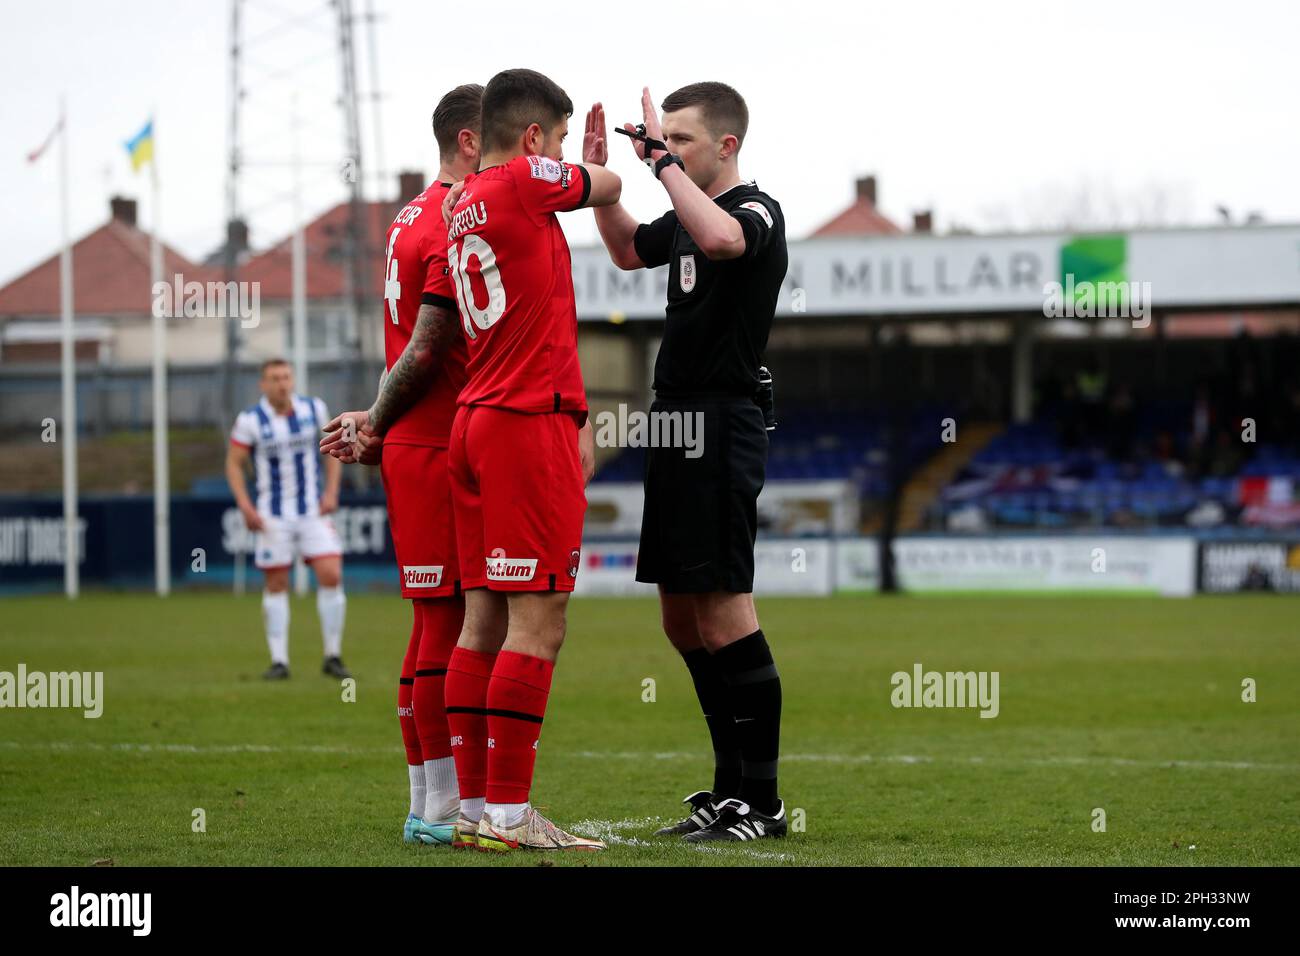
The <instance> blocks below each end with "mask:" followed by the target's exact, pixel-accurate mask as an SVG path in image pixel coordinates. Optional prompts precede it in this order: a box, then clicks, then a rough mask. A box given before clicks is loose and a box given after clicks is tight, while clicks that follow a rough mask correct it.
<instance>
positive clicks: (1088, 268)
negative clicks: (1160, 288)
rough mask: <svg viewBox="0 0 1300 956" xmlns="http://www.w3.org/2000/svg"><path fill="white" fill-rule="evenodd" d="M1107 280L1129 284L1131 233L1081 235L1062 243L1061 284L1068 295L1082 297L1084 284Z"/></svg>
mask: <svg viewBox="0 0 1300 956" xmlns="http://www.w3.org/2000/svg"><path fill="white" fill-rule="evenodd" d="M1103 282H1114V283H1122V285H1120V289H1121V290H1126V289H1127V284H1128V237H1127V236H1123V235H1119V236H1079V237H1077V238H1075V239H1072V240H1070V241H1069V242H1067V243H1065V244H1064V245H1063V246H1061V285H1062V287H1063V288H1064V290H1065V299H1066V301H1068V302H1073V301H1074V300H1075V299H1076V298H1078V296H1079V294H1080V292H1081V289H1080V286H1083V285H1085V284H1087V285H1088V286H1094V287H1095V286H1097V285H1099V284H1100V283H1103Z"/></svg>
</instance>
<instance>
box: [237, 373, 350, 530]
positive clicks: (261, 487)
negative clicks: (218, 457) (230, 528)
mask: <svg viewBox="0 0 1300 956" xmlns="http://www.w3.org/2000/svg"><path fill="white" fill-rule="evenodd" d="M327 421H329V412H328V411H327V410H326V408H325V403H324V402H322V401H321V400H320V399H319V398H308V397H306V396H303V395H294V396H293V413H292V414H288V415H279V414H277V413H276V411H275V409H274V408H272V407H271V403H270V402H269V401H267V400H266V398H265V397H263V398H262V400H261V401H259V402H258V403H257V404H256V405H254V406H253V407H252V408H247V409H245V410H244V411H242V412H240V413H239V416H238V417H237V418H236V419H235V427H234V429H232V430H231V432H230V440H231V441H232V442H234V443H236V444H238V445H243V446H244V447H245V448H249V449H251V450H252V453H253V472H254V474H255V475H256V476H257V511H258V514H260V515H262V516H263V517H272V518H294V517H298V516H303V515H310V516H316V515H319V514H320V494H321V467H320V451H319V442H320V429H321V426H322V425H324V424H325V423H326V422H327Z"/></svg>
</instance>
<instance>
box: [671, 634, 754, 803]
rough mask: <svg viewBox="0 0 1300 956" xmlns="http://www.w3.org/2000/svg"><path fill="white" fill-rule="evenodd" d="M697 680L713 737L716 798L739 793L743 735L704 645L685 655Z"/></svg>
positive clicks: (725, 687)
mask: <svg viewBox="0 0 1300 956" xmlns="http://www.w3.org/2000/svg"><path fill="white" fill-rule="evenodd" d="M682 660H684V661H685V662H686V669H687V670H688V671H690V672H691V680H692V681H693V682H694V683H695V696H696V697H698V698H699V699H700V710H701V711H703V712H704V721H705V723H707V724H708V725H709V736H710V737H712V738H713V761H714V763H713V800H714V802H715V803H717V802H719V801H722V800H725V799H726V798H727V797H738V796H740V737H739V735H738V734H737V733H736V722H735V720H733V719H732V716H731V697H730V695H729V694H728V693H727V685H726V684H725V683H724V682H723V680H722V671H721V670H719V669H718V665H717V662H715V661H714V659H713V655H712V654H710V653H709V652H708V651H706V650H705V649H704V648H702V647H701V648H697V649H696V650H693V651H687V652H686V653H685V654H683V655H682Z"/></svg>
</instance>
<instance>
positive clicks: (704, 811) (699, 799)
mask: <svg viewBox="0 0 1300 956" xmlns="http://www.w3.org/2000/svg"><path fill="white" fill-rule="evenodd" d="M682 803H689V804H690V805H691V812H690V815H689V816H688V817H687V818H686V819H685V820H679V821H678V822H676V823H674V824H671V825H670V826H666V827H660V828H659V829H658V830H656V831H655V836H685V835H686V834H688V833H694V832H695V831H696V830H703V829H704V828H705V827H707V826H708V825H709V824H710V823H712V822H713V821H714V820H716V819H718V808H717V807H715V806H714V805H713V794H712V793H710V792H709V791H708V790H697V791H696V792H695V793H692V794H691V795H690V796H689V797H687V798H686V799H685V800H683V801H682Z"/></svg>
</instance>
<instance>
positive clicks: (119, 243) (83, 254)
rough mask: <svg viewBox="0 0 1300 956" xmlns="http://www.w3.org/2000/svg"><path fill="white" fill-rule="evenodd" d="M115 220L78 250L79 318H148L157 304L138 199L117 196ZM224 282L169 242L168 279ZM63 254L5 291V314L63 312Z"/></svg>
mask: <svg viewBox="0 0 1300 956" xmlns="http://www.w3.org/2000/svg"><path fill="white" fill-rule="evenodd" d="M109 205H110V210H111V213H112V215H111V217H110V218H109V220H108V222H106V223H104V225H102V226H100V227H99V228H98V229H96V230H95V231H94V232H91V233H89V234H88V235H86V236H83V237H82V238H81V239H79V240H77V241H76V242H75V243H73V246H72V265H73V271H72V278H73V288H72V300H73V303H74V305H75V308H76V312H77V314H78V315H81V316H85V315H148V314H149V313H150V311H151V307H152V304H153V284H152V282H151V276H150V271H149V234H148V233H147V232H144V231H143V230H141V229H139V228H138V227H137V226H136V224H135V208H136V207H135V200H132V199H122V198H121V197H114V198H113V199H112V200H111V202H110V204H109ZM178 272H179V273H182V274H183V275H184V276H185V278H186V280H187V281H188V280H190V279H194V280H195V281H199V282H207V281H210V280H213V279H219V278H220V276H219V275H217V274H216V273H214V272H213V271H212V270H210V269H207V268H204V267H203V266H200V265H196V264H195V263H193V262H191V261H190V260H189V259H187V258H185V256H183V255H181V254H180V253H179V252H177V251H176V250H175V249H172V248H171V247H169V246H168V245H167V244H166V243H163V276H164V278H167V277H170V276H172V275H175V274H176V273H178ZM59 308H60V306H59V253H57V252H56V253H55V254H54V255H52V256H50V257H49V258H48V259H46V260H45V261H43V262H41V263H40V264H38V265H36V266H34V267H32V268H31V269H29V270H28V271H27V272H25V273H23V274H22V275H20V276H18V277H17V278H16V279H14V280H13V281H12V282H9V283H8V284H7V285H5V286H3V287H0V316H57V315H58V314H59Z"/></svg>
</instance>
